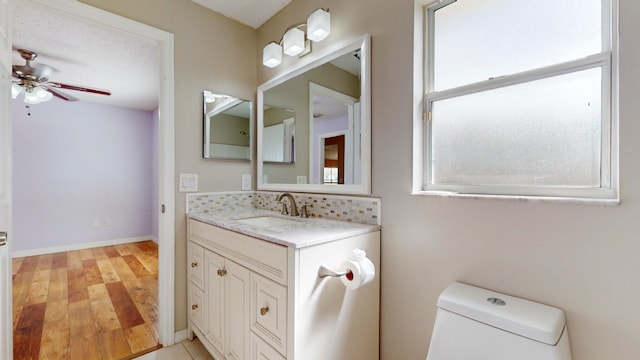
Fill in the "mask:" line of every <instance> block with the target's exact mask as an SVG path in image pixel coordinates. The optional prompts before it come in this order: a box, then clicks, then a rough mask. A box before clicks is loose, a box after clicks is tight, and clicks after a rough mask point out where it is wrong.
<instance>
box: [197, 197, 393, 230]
mask: <svg viewBox="0 0 640 360" xmlns="http://www.w3.org/2000/svg"><path fill="white" fill-rule="evenodd" d="M278 194H279V192H272V191H237V192H218V193H192V194H187V213H194V212H204V213H207V212H215V211H234V210H236V209H240V208H246V207H255V208H258V209H265V210H273V211H280V209H281V205H280V204H279V203H278V202H277V201H276V196H277V195H278ZM291 195H293V197H294V199H295V201H296V204H297V205H298V208H299V209H300V208H301V206H302V205H303V204H307V205H308V207H307V212H308V214H309V217H310V218H314V217H317V218H323V219H333V220H341V221H351V222H356V223H361V224H371V225H381V220H382V219H381V218H380V212H381V201H380V198H374V197H357V196H342V195H328V194H308V193H291Z"/></svg>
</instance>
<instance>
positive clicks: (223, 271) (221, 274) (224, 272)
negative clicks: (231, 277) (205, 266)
mask: <svg viewBox="0 0 640 360" xmlns="http://www.w3.org/2000/svg"><path fill="white" fill-rule="evenodd" d="M225 275H227V270H225V269H219V270H218V276H225Z"/></svg>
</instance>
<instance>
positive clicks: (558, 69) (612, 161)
mask: <svg viewBox="0 0 640 360" xmlns="http://www.w3.org/2000/svg"><path fill="white" fill-rule="evenodd" d="M454 2H456V0H444V1H442V0H441V1H432V0H431V1H427V0H415V14H414V16H415V18H414V22H415V27H414V31H415V34H414V74H415V76H414V149H413V150H414V151H413V155H414V161H413V164H414V166H413V168H414V173H413V191H412V192H413V194H420V195H450V196H480V197H485V196H489V197H517V198H529V197H533V198H540V199H563V200H571V199H573V200H578V201H584V200H587V201H590V200H596V201H610V202H613V203H618V202H619V193H618V150H617V148H618V132H617V129H618V106H617V103H618V93H617V91H618V90H617V89H618V32H617V29H618V11H617V9H618V0H602V52H600V53H598V54H592V55H590V56H587V57H584V58H581V59H576V60H572V61H567V62H562V63H556V64H553V65H549V66H544V67H540V68H535V69H531V70H526V71H522V72H519V73H515V74H509V75H504V76H499V77H496V78H490V79H487V80H482V81H478V82H475V83H471V84H467V85H462V86H458V87H454V88H450V89H445V90H441V91H434V90H432V89H433V88H434V81H433V73H434V61H433V60H434V51H433V49H434V36H433V34H434V18H435V11H436V10H438V9H440V8H442V7H444V6H447V5H450V4H452V3H454ZM593 68H601V69H602V71H601V74H602V78H601V86H602V92H601V94H602V97H601V99H602V105H601V106H602V108H601V112H602V114H601V154H600V157H601V159H600V187H597V188H596V187H565V186H530V185H527V186H524V185H522V186H521V185H492V186H488V185H435V184H432V183H431V179H432V166H431V164H430V163H428V159H431V141H430V139H431V137H432V135H433V133H432V130H431V125H432V119H431V108H432V104H433V103H434V102H436V101H440V100H445V99H449V98H454V97H458V96H463V95H469V94H474V93H480V92H483V91H488V90H493V89H498V88H504V87H507V86H512V85H518V84H524V83H527V82H531V81H536V80H541V79H547V78H552V77H555V76H559V75H564V74H570V73H575V72H578V71H582V70H587V69H593Z"/></svg>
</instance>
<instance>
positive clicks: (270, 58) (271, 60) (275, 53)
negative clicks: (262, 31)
mask: <svg viewBox="0 0 640 360" xmlns="http://www.w3.org/2000/svg"><path fill="white" fill-rule="evenodd" d="M280 63H282V46H280V44H277V43H275V42H270V43H268V44H267V46H265V47H264V49H263V50H262V64H264V66H266V67H270V68H273V67H276V66H278V65H280Z"/></svg>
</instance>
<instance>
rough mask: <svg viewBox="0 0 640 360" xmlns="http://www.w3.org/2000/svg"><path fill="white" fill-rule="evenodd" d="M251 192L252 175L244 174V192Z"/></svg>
mask: <svg viewBox="0 0 640 360" xmlns="http://www.w3.org/2000/svg"><path fill="white" fill-rule="evenodd" d="M249 190H251V175H250V174H242V191H249Z"/></svg>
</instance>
